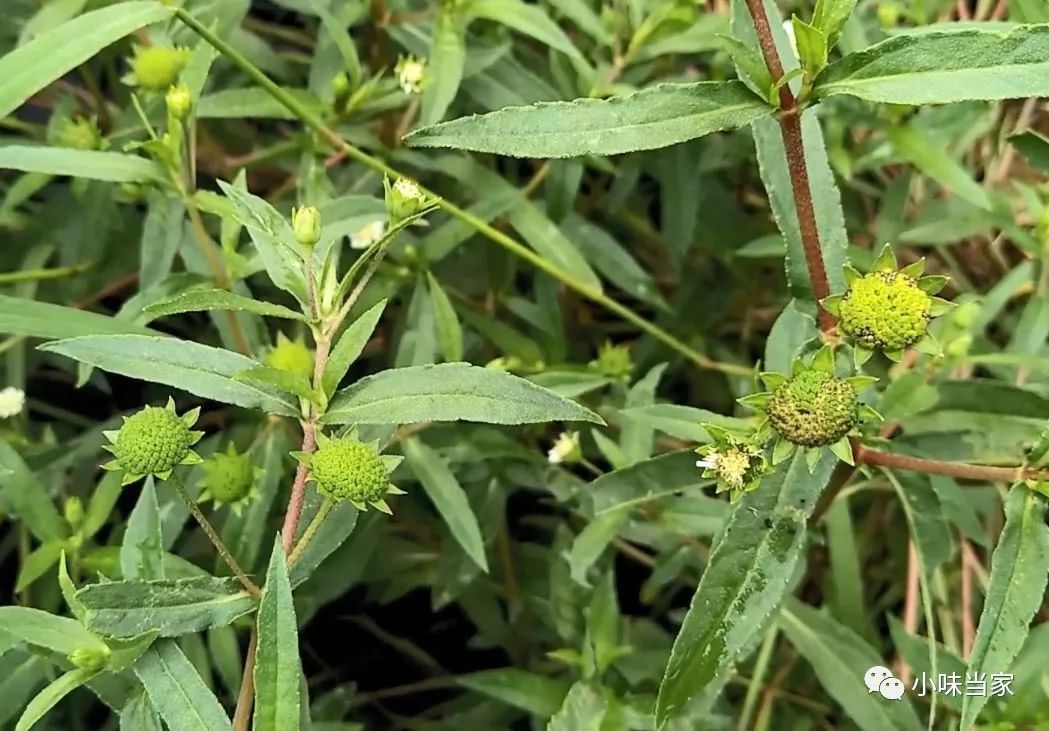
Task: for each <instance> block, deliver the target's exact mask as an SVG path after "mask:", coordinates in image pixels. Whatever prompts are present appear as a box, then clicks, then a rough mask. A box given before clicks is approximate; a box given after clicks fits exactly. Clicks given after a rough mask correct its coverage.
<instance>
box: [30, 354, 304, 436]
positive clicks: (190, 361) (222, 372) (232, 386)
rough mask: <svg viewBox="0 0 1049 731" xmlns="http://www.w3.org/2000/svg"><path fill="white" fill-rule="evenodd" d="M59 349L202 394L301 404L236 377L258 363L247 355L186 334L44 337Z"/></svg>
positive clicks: (271, 405) (271, 407) (252, 402)
mask: <svg viewBox="0 0 1049 731" xmlns="http://www.w3.org/2000/svg"><path fill="white" fill-rule="evenodd" d="M39 348H40V350H45V351H48V352H51V353H58V354H59V355H64V356H66V357H67V358H72V359H73V360H76V361H79V362H81V363H87V364H88V365H92V366H95V367H97V368H101V369H102V370H104V371H109V372H110V373H119V374H120V375H123V376H129V377H131V378H138V379H141V380H143V381H150V382H152V383H163V384H165V385H168V386H172V387H174V388H178V389H181V390H183V391H188V392H189V393H192V394H194V395H196V396H200V397H201V398H207V399H213V400H215V401H220V402H222V403H226V404H236V405H237V406H244V407H246V408H259V409H262V410H264V411H266V412H268V413H272V414H281V415H284V416H296V415H298V413H299V409H298V404H296V403H294V402H292V400H291V399H290V398H289V397H288V396H286V395H285V394H283V393H281V392H279V391H277V390H275V389H272V388H268V387H266V386H261V385H258V384H254V383H243V382H240V381H236V380H234V378H233V377H234V376H235V375H236V374H237V373H240V372H241V371H245V370H248V369H249V368H254V367H256V366H258V365H259V364H258V363H257V362H256V361H254V360H252V359H251V358H248V357H246V356H243V355H240V354H238V353H234V352H232V351H229V350H223V349H222V348H213V347H211V346H209V345H202V344H200V343H194V342H191V341H188V340H179V339H177V338H168V337H148V336H145V335H86V336H83V337H75V338H67V339H65V340H58V341H56V342H51V343H44V344H43V345H41V346H39Z"/></svg>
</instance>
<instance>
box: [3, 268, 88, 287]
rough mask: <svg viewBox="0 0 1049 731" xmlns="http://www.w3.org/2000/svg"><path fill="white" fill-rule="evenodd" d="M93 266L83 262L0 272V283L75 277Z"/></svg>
mask: <svg viewBox="0 0 1049 731" xmlns="http://www.w3.org/2000/svg"><path fill="white" fill-rule="evenodd" d="M93 266H94V264H92V263H90V262H86V263H84V264H73V265H72V266H67V267H55V268H53V269H26V270H24V271H20V272H3V273H0V285H4V284H15V283H16V282H40V281H43V280H45V279H61V278H63V277H75V276H76V275H77V274H82V273H83V272H86V271H88V270H89V269H91V268H92V267H93Z"/></svg>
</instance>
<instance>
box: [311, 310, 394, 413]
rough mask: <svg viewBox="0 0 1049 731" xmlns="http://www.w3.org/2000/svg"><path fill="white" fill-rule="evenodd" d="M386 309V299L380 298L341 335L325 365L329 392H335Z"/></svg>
mask: <svg viewBox="0 0 1049 731" xmlns="http://www.w3.org/2000/svg"><path fill="white" fill-rule="evenodd" d="M385 309H386V300H385V299H383V300H380V301H379V302H378V303H377V304H374V305H372V306H371V307H370V308H369V309H368V310H367V311H365V312H364V314H362V315H361V316H360V317H358V318H357V319H356V320H354V321H353V323H351V324H350V326H349V327H347V328H346V330H344V331H343V333H342V335H341V336H340V337H339V342H337V343H336V344H335V347H334V348H332V351H331V357H329V358H328V363H327V365H326V366H325V367H324V390H325V392H326V393H328V394H332V393H334V392H335V389H337V388H338V387H339V382H340V381H341V380H342V379H343V376H345V375H346V371H348V370H349V369H350V366H351V365H353V363H354V361H356V360H357V359H358V358H359V357H360V356H361V353H363V352H364V346H365V345H367V344H368V339H369V338H370V337H371V336H372V333H373V332H375V326H376V325H378V324H379V318H381V317H382V313H383V312H384V311H385Z"/></svg>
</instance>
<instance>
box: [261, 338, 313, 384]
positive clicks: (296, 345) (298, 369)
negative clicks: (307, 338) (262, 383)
mask: <svg viewBox="0 0 1049 731" xmlns="http://www.w3.org/2000/svg"><path fill="white" fill-rule="evenodd" d="M266 365H268V366H269V367H270V368H276V369H277V370H280V371H286V372H288V373H297V374H299V375H302V376H305V377H306V378H311V377H312V376H313V351H312V350H310V349H309V348H307V347H306V344H305V343H303V342H302V341H301V340H290V339H288V338H287V337H286V336H285V335H284V333H278V334H277V345H276V346H275V347H274V348H273V349H272V350H271V351H270V352H269V353H268V354H267V355H266Z"/></svg>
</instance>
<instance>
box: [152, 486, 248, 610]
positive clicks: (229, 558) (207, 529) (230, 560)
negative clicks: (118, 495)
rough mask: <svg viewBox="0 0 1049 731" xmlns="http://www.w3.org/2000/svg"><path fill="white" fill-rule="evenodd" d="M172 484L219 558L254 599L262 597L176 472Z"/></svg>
mask: <svg viewBox="0 0 1049 731" xmlns="http://www.w3.org/2000/svg"><path fill="white" fill-rule="evenodd" d="M171 484H172V485H174V486H175V492H177V493H178V495H179V497H180V498H182V502H184V503H185V504H186V507H187V508H189V512H190V513H192V514H193V517H194V518H196V519H197V523H199V524H200V527H201V528H202V529H203V530H204V533H206V534H207V536H208V540H210V541H211V544H212V545H213V546H215V550H216V551H218V554H219V556H221V557H222V560H223V561H225V562H226V565H227V566H229V569H230V571H232V572H233V575H234V576H236V577H237V580H238V581H240V583H241V584H243V585H244V588H245V589H247V590H248V593H249V594H251V595H252V596H254V597H260V596H262V590H261V589H259V586H258V584H256V583H255V582H254V581H252V580H251V578H250V577H249V576H248V575H247V574H246V573H245V572H244V569H242V568H241V567H240V564H239V563H237V559H235V558H234V557H233V554H232V553H230V551H229V549H228V548H227V547H226V544H225V543H224V542H223V540H222V538H221V537H220V536H219V534H218V531H216V530H215V528H214V527H213V526H212V525H211V523H210V522H209V521H208V519H207V517H206V516H205V515H204V513H203V512H201V510H200V506H199V505H197V503H196V501H195V500H193V498H191V497H190V496H189V493H187V492H186V488H185V487H184V486H183V485H182V480H181V479H180V478H179V477H178V475H176V474H175V473H174V472H173V473H171Z"/></svg>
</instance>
